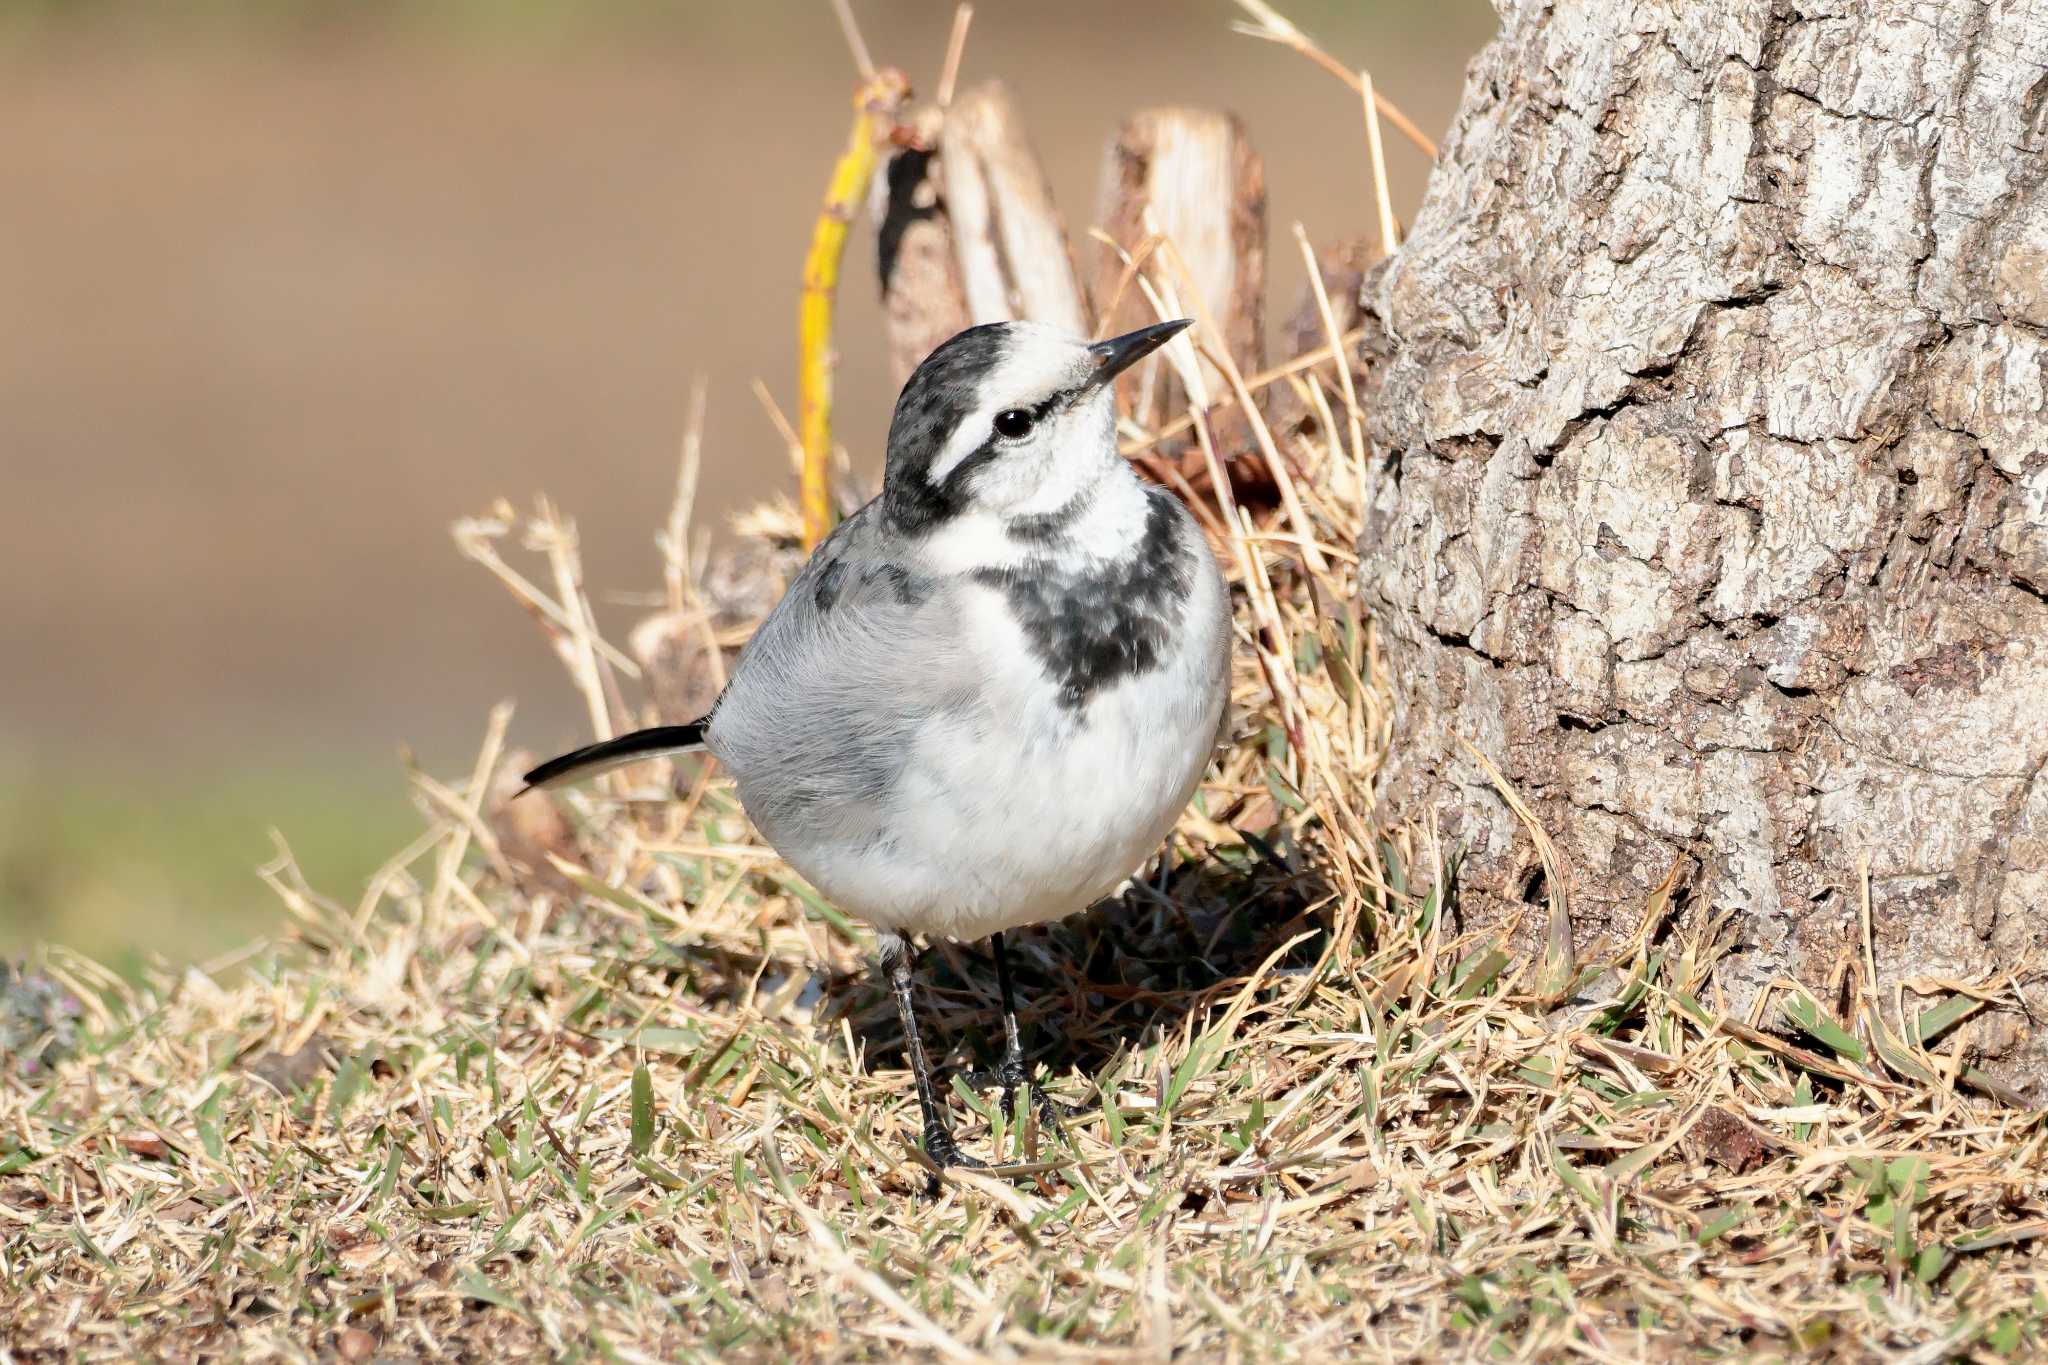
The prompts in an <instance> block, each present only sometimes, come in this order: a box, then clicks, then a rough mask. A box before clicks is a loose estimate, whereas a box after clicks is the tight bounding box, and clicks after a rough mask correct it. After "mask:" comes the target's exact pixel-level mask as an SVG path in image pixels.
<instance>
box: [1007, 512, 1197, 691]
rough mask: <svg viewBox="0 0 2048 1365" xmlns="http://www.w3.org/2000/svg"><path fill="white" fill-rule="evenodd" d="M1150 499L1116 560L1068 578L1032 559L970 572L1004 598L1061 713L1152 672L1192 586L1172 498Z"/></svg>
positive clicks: (1190, 560) (1191, 567)
mask: <svg viewBox="0 0 2048 1365" xmlns="http://www.w3.org/2000/svg"><path fill="white" fill-rule="evenodd" d="M1151 499H1152V502H1151V507H1150V509H1149V510H1148V512H1147V514H1146V518H1145V534H1144V536H1143V537H1142V538H1141V539H1140V540H1139V542H1138V545H1137V548H1136V550H1135V551H1134V552H1133V553H1132V554H1131V556H1130V557H1129V558H1127V559H1125V560H1122V561H1120V562H1118V563H1115V564H1110V565H1107V566H1101V567H1097V568H1095V569H1094V570H1093V571H1091V572H1087V573H1072V572H1065V571H1062V570H1061V569H1060V568H1059V567H1058V565H1057V564H1055V563H1054V562H1053V561H1051V560H1046V559H1032V560H1029V561H1027V562H1025V563H1023V564H1021V565H1016V566H1013V567H1009V568H1002V569H977V570H975V571H974V579H975V581H976V582H978V583H982V584H985V585H987V586H989V587H992V588H997V589H999V590H1001V592H1002V593H1003V595H1004V596H1005V597H1006V598H1008V599H1009V604H1010V610H1011V611H1013V612H1015V613H1016V616H1017V623H1018V625H1019V626H1021V627H1022V628H1023V631H1024V638H1025V640H1026V641H1027V642H1028V643H1029V645H1030V647H1031V652H1032V654H1033V655H1035V656H1036V657H1037V659H1038V660H1039V662H1040V663H1042V664H1044V665H1045V670H1046V672H1047V674H1049V675H1050V676H1051V677H1052V679H1053V681H1054V682H1055V683H1056V684H1057V685H1058V687H1059V693H1060V704H1061V705H1062V706H1065V707H1067V708H1068V709H1069V710H1073V711H1083V710H1086V709H1087V707H1088V703H1089V702H1090V701H1091V700H1092V699H1093V698H1094V696H1095V694H1096V693H1097V692H1098V691H1100V690H1101V689H1103V688H1105V687H1108V686H1110V685H1111V684H1113V683H1117V682H1120V681H1122V680H1123V679H1125V678H1132V677H1137V676H1139V675H1141V674H1144V673H1149V672H1151V671H1152V670H1153V669H1155V668H1158V667H1159V666H1160V663H1161V661H1162V660H1163V659H1164V657H1165V654H1166V647H1167V645H1168V643H1169V641H1170V639H1171V632H1172V631H1173V629H1174V628H1175V627H1177V626H1178V625H1179V623H1180V613H1181V608H1182V605H1183V604H1184V603H1185V602H1186V600H1187V596H1188V594H1189V592H1191V591H1192V590H1193V588H1194V582H1195V557H1194V554H1193V552H1192V551H1190V550H1189V548H1188V547H1187V546H1186V545H1185V544H1183V543H1182V542H1181V540H1180V538H1179V537H1178V536H1177V535H1176V534H1175V531H1176V530H1177V529H1178V528H1177V526H1176V524H1175V522H1176V519H1177V517H1178V516H1179V508H1177V507H1176V506H1175V505H1174V502H1173V495H1172V494H1170V493H1167V492H1165V491H1163V490H1159V489H1154V490H1152V492H1151Z"/></svg>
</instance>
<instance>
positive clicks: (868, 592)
mask: <svg viewBox="0 0 2048 1365" xmlns="http://www.w3.org/2000/svg"><path fill="white" fill-rule="evenodd" d="M1187 325H1188V323H1187V321H1186V320H1182V321H1177V322H1166V323H1160V324H1158V325H1156V326H1152V327H1145V328H1141V329H1139V330H1138V331H1135V332H1131V333H1129V334H1127V335H1125V336H1120V337H1114V338H1112V339H1110V340H1108V341H1100V342H1095V343H1093V344H1090V343H1088V342H1086V341H1083V340H1081V339H1079V338H1077V337H1073V336H1069V335H1068V334H1066V333H1065V332H1062V331H1060V330H1058V329H1056V328H1051V327H1046V326H1043V325H1041V324H1035V323H1023V322H1002V323H992V324H988V325H986V326H980V327H972V328H969V329H968V330H967V331H964V332H962V333H960V334H959V335H958V336H955V337H953V338H952V339H951V340H949V341H947V342H946V343H945V344H944V345H942V346H940V347H939V348H938V349H937V350H936V351H934V352H932V354H931V355H930V356H929V357H927V358H926V359H925V361H924V363H923V364H921V365H919V366H918V368H917V372H916V373H915V374H913V375H911V377H910V381H909V382H908V383H907V384H905V385H904V386H903V393H902V395H901V396H900V397H899V398H898V399H897V400H896V413H895V417H894V419H893V420H892V421H891V423H890V425H889V450H888V460H887V465H886V470H885V472H884V475H883V479H882V492H881V495H880V496H878V497H876V498H875V499H874V500H873V501H872V502H869V503H868V504H867V505H866V506H865V507H862V508H861V509H860V510H859V511H858V512H855V513H854V514H853V515H852V516H850V517H848V518H847V519H846V520H845V521H844V522H842V523H841V524H840V525H839V527H838V528H837V529H836V530H835V531H833V533H832V534H831V535H830V536H829V537H827V538H826V540H825V542H824V543H823V544H821V545H819V546H818V548H817V550H816V552H815V553H813V554H812V555H811V557H810V560H809V561H808V562H807V563H806V564H805V565H804V567H803V570H802V572H800V573H799V574H798V575H797V577H796V581H795V582H794V583H792V584H791V585H790V588H789V591H788V592H787V593H786V594H785V595H784V596H783V598H782V601H781V602H780V603H779V604H778V605H777V606H776V608H775V610H774V611H773V612H772V613H770V615H769V617H768V619H767V620H766V621H765V622H763V623H762V625H761V628H760V630H758V631H757V632H756V633H755V635H754V638H753V639H752V640H751V641H749V642H748V644H747V647H746V649H745V650H744V651H743V652H742V653H741V655H740V659H739V663H738V665H737V666H736V667H735V668H734V670H733V674H732V679H731V681H730V682H729V683H727V685H726V688H725V691H724V692H723V694H721V695H720V696H719V698H718V700H717V702H716V703H715V704H714V705H713V706H712V708H711V711H710V713H709V714H708V715H706V716H704V717H703V718H702V719H701V720H696V721H692V722H691V723H690V724H688V725H663V726H657V727H655V728H653V729H649V730H641V731H638V732H636V733H634V734H629V735H624V736H621V737H620V738H618V739H612V740H606V741H605V742H603V743H601V744H593V745H590V746H589V747H587V748H583V749H578V750H576V751H575V752H574V753H569V754H564V755H562V756H561V757H560V758H557V759H554V760H552V761H551V762H548V763H543V764H541V765H540V766H539V767H538V768H535V769H534V770H533V771H532V772H530V773H528V774H527V775H526V780H527V782H528V783H529V784H530V785H531V786H536V787H539V786H550V785H553V784H556V783H560V782H564V781H570V780H574V779H579V778H584V777H588V776H591V775H593V774H595V773H599V772H603V771H605V770H607V769H609V768H615V767H619V766H622V765H624V764H627V763H631V762H635V761H638V760H640V759H644V758H648V757H651V756H654V755H662V754H676V753H684V752H688V751H690V750H694V749H700V748H701V749H708V750H710V752H711V753H712V754H714V755H716V756H717V758H718V760H719V761H720V762H721V763H723V764H724V765H725V766H726V768H727V769H728V770H730V771H731V773H732V776H733V780H734V782H735V783H736V784H737V786H738V788H739V796H740V803H741V804H742V805H743V806H744V807H745V809H746V812H747V815H748V816H749V818H751V819H752V820H753V822H754V824H755V826H756V827H757V828H758V829H759V830H760V832H761V834H762V836H763V837H765V838H766V839H767V841H768V842H769V843H770V844H771V845H773V846H774V848H775V850H776V851H777V853H779V854H780V855H781V856H782V858H783V859H784V860H785V861H786V862H788V864H789V865H790V866H791V867H793V868H795V869H796V870H797V871H798V872H800V873H802V874H803V875H804V876H805V877H806V878H808V879H809V880H810V881H811V882H812V884H813V885H815V886H816V887H817V888H818V889H819V890H820V891H822V892H823V893H824V894H825V895H826V896H827V897H829V898H830V899H831V900H833V901H835V902H837V903H838V904H839V905H840V906H841V907H842V908H844V909H845V910H847V911H849V912H851V913H853V914H855V915H858V916H860V917H861V918H862V919H864V920H867V921H868V922H869V923H871V924H873V925H874V926H876V928H877V929H878V930H879V931H880V934H879V948H880V960H881V967H882V970H883V972H884V973H885V974H886V975H887V978H888V982H889V986H890V990H891V992H892V993H893V994H894V995H895V997H896V1008H897V1011H898V1012H899V1013H900V1014H901V1016H902V1019H903V1034H904V1042H905V1048H906V1050H907V1051H908V1053H909V1057H910V1065H911V1070H912V1072H913V1074H914V1076H915V1078H916V1082H917V1101H918V1106H919V1109H920V1110H921V1111H922V1117H923V1120H924V1150H925V1153H926V1155H927V1156H929V1157H930V1158H931V1160H932V1161H933V1162H934V1163H936V1164H937V1165H939V1166H946V1165H962V1166H978V1165H980V1164H982V1163H980V1162H978V1161H975V1160H973V1159H971V1158H968V1157H966V1156H963V1155H962V1154H961V1152H960V1149H959V1146H958V1144H957V1143H956V1142H955V1141H954V1139H953V1135H952V1132H951V1131H950V1130H949V1129H948V1127H947V1125H946V1122H945V1118H944V1116H943V1111H942V1110H941V1108H940V1103H939V1099H938V1095H937V1092H936V1091H935V1090H934V1088H933V1085H932V1075H931V1065H930V1063H929V1061H928V1060H927V1058H926V1054H925V1049H924V1044H923V1041H922V1040H921V1038H920V1037H919V1035H918V1029H917V1018H916V1014H915V1011H914V1009H913V1007H912V1004H911V997H910V966H911V951H910V942H909V940H910V936H911V935H913V934H923V935H927V936H943V937H947V938H952V939H956V940H969V939H979V938H982V937H984V936H992V947H993V949H994V956H995V961H996V975H997V981H998V984H999V985H1000V988H1001V991H1002V1002H1003V1028H1004V1033H1005V1035H1006V1036H1005V1044H1004V1049H1003V1058H1002V1064H1001V1068H1000V1071H999V1073H998V1074H999V1076H1000V1078H1001V1081H1002V1085H1003V1090H1004V1101H1005V1105H1006V1107H1008V1108H1011V1109H1014V1105H1015V1096H1016V1091H1017V1088H1018V1087H1019V1086H1020V1085H1022V1084H1023V1083H1024V1081H1025V1079H1026V1075H1025V1067H1024V1053H1023V1047H1022V1045H1021V1043H1020V1042H1019V1040H1018V1035H1017V1006H1016V1001H1015V999H1014V998H1013V995H1012V991H1011V987H1010V970H1009V962H1008V959H1007V958H1006V957H1005V956H1004V951H1003V931H1004V930H1005V929H1012V928H1016V927H1018V926H1020V925H1026V924H1037V923H1041V922H1043V921H1046V920H1053V919H1058V918H1060V917H1062V916H1065V915H1069V914H1072V913H1074V912H1075V911H1078V910H1082V909H1085V908H1086V907H1087V906H1088V905H1090V904H1091V903H1093V902H1094V901H1096V900H1098V899H1099V898H1101V897H1102V896H1104V895H1106V894H1108V893H1109V892H1110V891H1111V890H1113V889H1114V888H1115V887H1116V886H1117V885H1118V884H1119V883H1121V882H1123V881H1124V880H1125V879H1127V878H1128V877H1130V876H1131V874H1132V873H1133V872H1135V871H1136V870H1137V869H1138V868H1139V866H1140V864H1142V863H1143V862H1144V861H1145V859H1146V858H1148V857H1149V856H1150V855H1151V854H1152V853H1153V852H1154V850H1155V849H1157V848H1158V846H1159V845H1160V844H1161V842H1162V841H1163V840H1164V839H1165V838H1166V835H1167V833H1168V831H1170V830H1171V829H1172V827H1173V824H1174V821H1175V820H1176V819H1178V818H1179V815H1180V812H1181V809H1182V807H1184V806H1186V805H1187V803H1188V800H1189V798H1190V797H1192V796H1193V795H1194V791H1195V786H1196V784H1197V783H1198V782H1199V781H1200V780H1201V777H1202V773H1203V771H1204V769H1205V768H1206V767H1207V766H1208V763H1209V759H1210V757H1211V755H1212V754H1213V752H1214V751H1215V748H1216V745H1217V744H1218V742H1219V740H1220V738H1221V735H1222V727H1223V724H1224V716H1225V712H1226V709H1227V708H1226V705H1225V703H1226V700H1227V696H1228V692H1229V674H1230V605H1229V595H1228V591H1227V589H1226V588H1225V587H1224V583H1223V576H1222V575H1221V574H1220V573H1219V572H1218V571H1217V568H1216V561H1215V559H1214V558H1213V557H1212V556H1211V555H1210V553H1209V547H1208V544H1207V542H1206V541H1205V540H1204V539H1203V537H1202V534H1201V532H1200V530H1199V529H1198V528H1197V527H1196V525H1195V522H1194V519H1193V518H1192V517H1191V516H1189V514H1188V512H1187V509H1186V508H1184V507H1183V506H1182V505H1181V504H1180V502H1179V501H1177V500H1176V499H1175V498H1174V497H1172V496H1171V495H1170V494H1168V493H1167V492H1165V491H1164V490H1162V489H1160V488H1157V487H1154V486H1151V485H1148V484H1146V483H1144V482H1143V481H1141V480H1140V479H1139V478H1138V476H1137V474H1136V473H1135V472H1134V471H1133V470H1132V469H1131V467H1130V465H1128V464H1127V463H1126V462H1125V461H1124V460H1123V458H1122V457H1121V456H1120V455H1119V454H1118V453H1117V446H1116V418H1115V401H1116V400H1115V396H1114V394H1115V385H1114V384H1113V382H1112V381H1113V380H1114V379H1115V378H1116V376H1117V375H1118V374H1119V373H1121V372H1122V371H1123V370H1125V369H1127V368H1128V367H1129V366H1131V365H1133V364H1135V363H1136V362H1138V361H1139V360H1141V359H1143V358H1144V357H1145V356H1147V355H1150V354H1151V353H1152V352H1153V351H1155V350H1157V349H1158V348H1159V347H1160V346H1162V345H1164V344H1165V343H1166V342H1167V341H1168V340H1170V339H1171V338H1172V337H1174V336H1175V335H1177V334H1178V333H1179V332H1180V331H1181V330H1182V329H1183V328H1184V327H1186V326H1187Z"/></svg>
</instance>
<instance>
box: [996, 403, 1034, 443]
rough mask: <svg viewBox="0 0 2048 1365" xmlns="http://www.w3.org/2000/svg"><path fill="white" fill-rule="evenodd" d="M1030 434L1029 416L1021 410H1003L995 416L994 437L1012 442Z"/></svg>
mask: <svg viewBox="0 0 2048 1365" xmlns="http://www.w3.org/2000/svg"><path fill="white" fill-rule="evenodd" d="M1030 434H1031V414H1030V413H1029V412H1028V411H1026V410H1025V409H1023V408H1005V409H1004V410H1003V411H1001V412H999V413H997V414H996V435H998V436H1003V437H1007V438H1008V439H1010V440H1012V441H1014V440H1016V439H1017V438H1018V437H1020V436H1028V435H1030Z"/></svg>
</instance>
